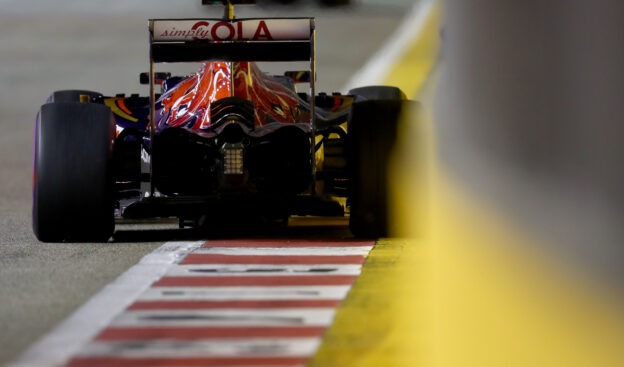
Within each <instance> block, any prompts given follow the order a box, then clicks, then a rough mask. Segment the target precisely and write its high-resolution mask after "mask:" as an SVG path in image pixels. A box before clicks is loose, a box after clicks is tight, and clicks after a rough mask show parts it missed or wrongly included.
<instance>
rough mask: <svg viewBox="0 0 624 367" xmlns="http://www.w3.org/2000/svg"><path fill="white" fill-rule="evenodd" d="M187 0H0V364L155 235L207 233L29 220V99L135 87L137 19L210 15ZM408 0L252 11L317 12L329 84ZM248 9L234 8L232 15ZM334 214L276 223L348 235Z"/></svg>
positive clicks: (140, 51) (380, 37) (337, 81)
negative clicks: (54, 232) (68, 237)
mask: <svg viewBox="0 0 624 367" xmlns="http://www.w3.org/2000/svg"><path fill="white" fill-rule="evenodd" d="M197 2H198V1H194V0H186V1H180V2H176V5H171V4H172V3H171V2H166V1H162V2H155V1H153V0H135V1H121V0H120V1H114V2H107V3H106V4H107V6H106V7H104V5H103V4H104V3H102V2H81V1H70V0H63V1H55V2H54V3H53V4H54V5H51V4H52V2H44V3H41V2H37V1H34V0H32V1H17V0H6V1H0V34H1V36H0V86H1V88H0V127H1V131H2V133H1V134H0V165H1V166H0V180H1V183H0V364H3V363H6V362H7V361H9V360H11V359H13V358H14V357H16V356H17V355H19V354H20V352H22V351H23V350H24V349H25V348H27V347H28V346H29V345H30V344H32V343H33V342H34V341H36V340H37V339H38V338H39V337H40V336H41V335H42V334H44V333H46V332H47V331H49V330H50V329H51V328H52V327H53V326H54V325H56V324H57V323H58V322H60V321H61V320H62V319H64V318H65V317H67V316H68V315H69V314H70V313H71V312H72V311H73V310H75V309H76V308H77V307H79V306H80V305H81V304H83V303H84V302H85V301H86V300H87V299H89V298H90V297H91V296H92V295H93V294H94V293H96V292H97V291H99V290H100V289H101V288H102V287H103V286H104V285H106V284H107V283H109V282H110V281H112V280H114V279H115V278H116V277H117V276H118V275H119V274H121V273H122V272H123V271H125V270H126V269H128V268H129V267H130V266H132V265H133V264H135V263H136V262H137V261H138V260H139V259H141V258H142V257H143V256H144V255H145V254H147V253H149V252H151V251H152V250H153V249H155V248H157V247H159V246H160V245H162V243H163V242H164V241H167V240H173V239H189V238H195V237H206V236H208V237H210V236H211V234H205V233H204V234H197V233H188V232H176V231H163V230H151V231H147V232H145V231H137V230H136V228H134V227H126V228H125V229H126V230H125V231H124V232H123V233H119V234H118V236H117V238H116V241H114V242H112V243H108V244H88V243H87V244H73V243H68V244H43V243H39V242H38V241H37V240H36V239H35V237H34V235H33V234H32V231H31V223H30V205H31V181H32V173H31V172H32V168H31V166H32V136H33V120H34V116H35V113H36V111H37V109H38V107H39V105H40V104H41V103H42V102H43V101H44V100H45V99H46V97H47V96H48V95H49V93H51V92H52V91H54V90H57V89H72V88H87V89H95V90H98V91H100V92H103V93H105V94H114V93H118V92H125V93H143V94H145V88H144V87H142V86H140V85H139V84H138V73H139V72H141V71H145V70H146V69H147V42H146V38H147V29H146V19H147V18H149V17H169V16H171V17H183V16H202V15H201V14H206V16H214V15H219V11H216V14H215V13H214V12H213V13H209V12H207V11H206V10H202V9H201V8H200V7H199V6H198V5H197V4H196V3H197ZM146 4H149V6H150V7H149V8H147V6H146ZM412 4H413V2H412V1H409V0H395V1H372V0H366V1H364V0H362V1H360V2H359V3H358V4H357V5H356V6H353V7H351V8H347V9H330V10H327V9H321V8H317V7H315V6H313V5H306V6H304V7H298V8H294V9H290V10H287V9H283V8H282V9H275V8H262V9H256V11H257V12H258V13H259V15H260V16H262V15H264V14H266V15H278V14H279V15H306V16H307V15H312V16H315V17H317V30H318V31H317V32H318V33H317V51H318V70H319V90H324V91H328V92H332V91H338V90H341V89H342V87H343V86H344V85H345V84H346V83H347V82H348V80H349V78H350V77H351V75H352V74H353V73H354V72H355V71H357V70H358V69H359V68H360V67H361V66H362V65H363V64H364V63H365V62H366V60H367V59H368V58H369V57H370V55H372V54H373V53H374V52H375V51H376V50H377V49H378V48H379V47H380V46H381V45H382V44H383V42H384V40H385V39H386V38H387V37H388V36H389V35H390V34H391V33H392V31H393V30H394V28H395V26H396V25H398V24H399V23H400V21H401V19H402V17H403V16H404V14H405V12H406V11H407V9H409V8H410V7H411V5H412ZM202 11H203V12H205V13H199V14H198V12H202ZM249 13H250V10H249V9H244V10H243V11H240V12H239V15H241V16H244V15H246V14H249ZM258 13H256V14H258ZM335 224H336V223H332V225H331V226H323V225H321V226H311V227H303V228H294V229H289V230H286V231H284V232H282V233H280V235H283V236H297V237H306V236H316V237H331V236H346V235H348V233H347V231H346V229H345V228H344V226H340V224H341V223H338V225H337V226H336V225H335ZM250 235H254V234H253V233H252V234H250ZM272 235H275V233H273V234H272Z"/></svg>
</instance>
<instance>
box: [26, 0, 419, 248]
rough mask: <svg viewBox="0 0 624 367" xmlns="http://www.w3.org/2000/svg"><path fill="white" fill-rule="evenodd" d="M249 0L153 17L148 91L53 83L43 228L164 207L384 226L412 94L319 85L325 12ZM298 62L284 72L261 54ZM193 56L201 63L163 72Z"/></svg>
mask: <svg viewBox="0 0 624 367" xmlns="http://www.w3.org/2000/svg"><path fill="white" fill-rule="evenodd" d="M241 2H242V3H249V2H250V1H221V2H220V3H222V4H223V5H225V9H226V11H225V14H224V17H223V18H220V19H181V20H180V19H152V20H150V21H149V41H150V69H149V70H150V71H149V72H148V73H144V74H142V75H141V82H142V83H145V84H147V85H149V93H148V95H147V96H139V95H131V96H126V95H123V94H119V95H116V96H104V95H102V94H100V93H96V92H91V91H82V90H61V91H56V92H54V93H52V95H51V96H50V97H49V98H48V100H47V101H46V103H45V104H44V105H42V106H41V108H40V110H39V113H38V114H37V118H36V133H35V162H34V187H33V211H32V215H33V229H34V232H35V234H36V236H37V238H38V239H39V240H41V241H44V242H59V241H107V240H108V239H109V238H110V237H111V235H112V234H113V233H114V227H115V219H116V218H117V219H120V218H128V219H145V218H163V217H164V218H178V219H179V222H180V226H181V227H187V226H188V227H194V226H203V225H210V224H211V223H212V224H214V223H219V222H220V221H223V220H230V221H239V222H240V223H241V225H244V223H245V221H246V220H248V219H250V218H259V217H262V218H264V219H266V220H273V221H282V222H283V221H285V220H287V218H288V217H289V216H291V215H303V216H345V215H349V217H350V219H349V222H350V229H351V231H352V233H353V234H354V235H356V236H366V237H375V236H383V235H385V234H386V232H387V226H388V223H387V221H388V218H387V201H388V200H387V193H386V191H387V190H386V188H387V182H386V177H387V172H386V170H387V163H388V160H389V156H390V153H391V149H392V146H393V144H394V142H395V140H396V134H397V124H398V121H399V119H400V116H401V115H402V112H403V111H405V110H406V109H407V108H408V107H410V106H412V105H413V104H414V102H411V101H408V100H406V98H405V95H404V94H403V93H402V92H401V91H400V90H399V89H398V88H395V87H389V86H370V87H362V88H357V89H354V90H351V91H349V93H347V94H345V95H342V94H331V95H328V94H324V93H317V92H316V87H315V79H316V60H315V44H314V42H315V32H316V29H315V21H314V19H313V18H263V19H237V18H235V17H234V14H233V12H234V4H236V3H241ZM301 61H304V62H305V65H307V67H306V69H305V70H294V71H289V70H287V71H285V72H284V73H283V74H281V75H269V74H267V73H265V72H263V71H262V70H261V69H260V66H259V65H258V62H299V64H300V63H301ZM191 62H192V63H199V65H200V66H199V70H198V71H197V72H196V73H194V74H192V75H187V76H171V75H170V74H169V73H163V72H157V71H156V67H157V66H159V65H160V64H161V63H191ZM280 65H281V64H280ZM157 89H159V90H158V91H157Z"/></svg>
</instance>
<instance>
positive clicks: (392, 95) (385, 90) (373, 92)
mask: <svg viewBox="0 0 624 367" xmlns="http://www.w3.org/2000/svg"><path fill="white" fill-rule="evenodd" d="M349 94H350V95H354V96H359V97H362V98H364V99H367V100H405V99H407V98H406V96H405V93H403V91H402V90H401V89H399V88H397V87H392V86H387V85H373V86H367V87H359V88H354V89H351V90H350V91H349Z"/></svg>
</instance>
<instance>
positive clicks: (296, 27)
mask: <svg viewBox="0 0 624 367" xmlns="http://www.w3.org/2000/svg"><path fill="white" fill-rule="evenodd" d="M309 37H310V20H309V19H267V20H261V19H258V20H256V19H253V20H240V21H232V22H229V21H223V20H212V19H202V20H183V21H154V41H192V40H209V41H273V40H289V39H291V40H298V39H308V38H309Z"/></svg>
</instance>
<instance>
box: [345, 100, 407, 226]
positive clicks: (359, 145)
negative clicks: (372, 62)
mask: <svg viewBox="0 0 624 367" xmlns="http://www.w3.org/2000/svg"><path fill="white" fill-rule="evenodd" d="M415 104H416V103H415V102H412V101H402V100H370V101H363V102H358V103H356V104H354V105H353V110H352V112H351V116H350V119H349V125H348V133H349V140H348V142H349V143H348V148H347V154H348V164H349V176H350V187H349V203H350V218H349V228H350V230H351V233H353V235H354V236H356V237H367V238H377V237H385V236H388V228H389V222H388V211H389V208H388V206H389V195H388V188H389V185H388V167H389V163H390V159H391V155H392V151H393V148H394V145H395V142H396V141H397V130H398V126H399V122H400V121H401V118H402V115H403V113H404V112H405V113H407V112H408V111H409V110H411V108H413V106H414V105H415Z"/></svg>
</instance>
